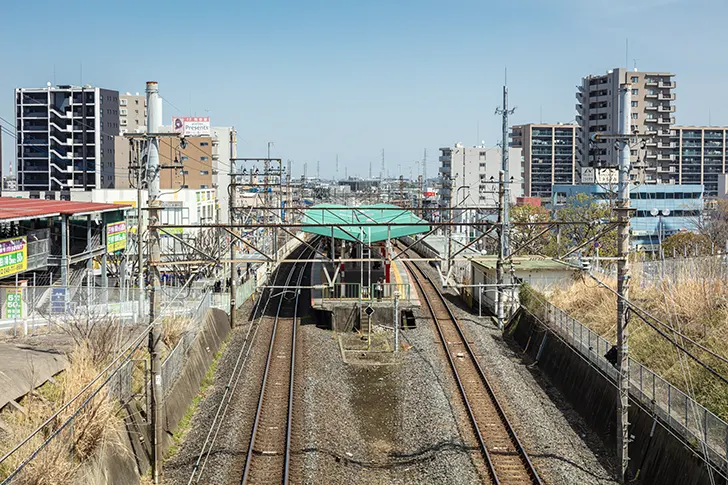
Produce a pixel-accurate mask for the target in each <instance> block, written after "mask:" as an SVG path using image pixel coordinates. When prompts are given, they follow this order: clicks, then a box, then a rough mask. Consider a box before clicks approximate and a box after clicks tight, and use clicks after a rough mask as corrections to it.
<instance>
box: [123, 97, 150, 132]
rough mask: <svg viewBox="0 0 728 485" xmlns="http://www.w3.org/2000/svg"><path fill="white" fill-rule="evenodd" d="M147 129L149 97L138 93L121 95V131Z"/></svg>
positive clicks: (141, 130) (142, 130)
mask: <svg viewBox="0 0 728 485" xmlns="http://www.w3.org/2000/svg"><path fill="white" fill-rule="evenodd" d="M144 131H147V97H146V96H145V95H140V94H139V93H137V94H131V93H126V94H121V95H119V133H121V134H124V133H140V132H144Z"/></svg>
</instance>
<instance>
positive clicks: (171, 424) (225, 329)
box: [76, 302, 242, 485]
mask: <svg viewBox="0 0 728 485" xmlns="http://www.w3.org/2000/svg"><path fill="white" fill-rule="evenodd" d="M241 303H242V302H241ZM229 333H230V321H229V317H228V315H227V313H225V312H224V311H222V310H219V309H216V308H212V309H210V310H209V311H208V312H207V315H206V319H205V323H204V325H203V326H202V328H201V329H200V332H199V333H198V334H197V336H196V337H195V339H194V341H193V342H192V344H191V346H190V349H189V351H188V353H187V358H186V359H185V364H184V367H183V369H182V371H181V372H180V374H179V377H178V378H177V380H176V381H175V382H174V383H172V389H171V391H170V392H169V394H168V396H167V398H166V399H165V402H164V411H165V422H164V435H163V436H164V441H163V443H162V454H164V453H166V451H167V450H168V449H169V446H170V445H171V444H172V440H171V437H172V433H174V432H175V431H176V430H177V426H178V424H179V422H180V420H181V419H182V417H183V416H184V415H185V413H186V412H187V408H188V407H189V406H190V404H191V403H192V399H193V398H194V397H195V396H196V395H197V393H198V392H199V390H200V384H201V383H202V379H203V378H204V377H205V374H206V373H207V370H208V369H209V367H210V364H211V363H212V360H213V358H214V356H215V354H216V353H217V351H218V350H219V349H220V346H221V345H222V343H223V342H224V341H225V339H226V338H227V336H228V334H229ZM143 408H144V404H143V403H138V402H136V401H134V400H132V401H131V402H130V403H128V404H127V405H126V406H125V412H124V415H123V419H124V423H125V428H126V429H125V430H121V431H118V433H119V436H118V437H117V438H118V440H117V441H118V442H119V443H121V446H118V445H117V446H115V447H113V448H109V449H107V450H101V451H100V452H99V453H97V454H96V456H94V457H93V458H92V459H91V460H89V461H88V462H87V463H86V464H85V465H84V466H83V468H82V470H81V471H80V472H79V474H78V478H77V479H76V483H78V484H79V485H81V484H88V483H93V484H94V485H107V484H108V485H113V484H119V483H123V484H125V485H126V484H130V485H131V484H137V483H139V474H140V473H141V474H144V473H147V471H148V470H149V465H150V463H149V459H150V450H149V442H150V436H149V429H148V426H147V425H146V424H145V423H144V422H143V420H142V417H141V416H142V413H143V412H144V410H143Z"/></svg>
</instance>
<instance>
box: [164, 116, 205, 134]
mask: <svg viewBox="0 0 728 485" xmlns="http://www.w3.org/2000/svg"><path fill="white" fill-rule="evenodd" d="M172 129H173V130H174V132H175V133H181V134H182V135H184V136H210V134H211V133H212V132H211V131H210V117H209V116H205V117H197V116H184V117H182V116H173V117H172Z"/></svg>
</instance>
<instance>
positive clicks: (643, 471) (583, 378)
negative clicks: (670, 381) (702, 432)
mask: <svg viewBox="0 0 728 485" xmlns="http://www.w3.org/2000/svg"><path fill="white" fill-rule="evenodd" d="M513 325H514V326H513V327H512V328H511V332H512V336H513V338H514V339H515V341H516V342H517V343H518V344H519V345H520V346H521V348H522V349H525V350H526V352H527V353H528V354H529V355H530V356H531V357H532V358H534V359H537V360H538V363H537V365H538V368H539V369H540V370H541V372H542V373H543V374H544V375H546V377H548V379H549V380H550V381H551V383H552V384H553V385H554V386H555V387H556V388H558V389H559V391H561V393H562V394H563V395H564V396H565V397H566V399H567V400H568V401H569V403H570V404H571V406H572V407H573V408H574V409H575V410H576V411H577V412H578V413H579V414H580V415H581V417H582V418H583V419H584V420H585V421H586V422H587V423H588V424H589V426H590V427H591V428H592V429H593V430H594V431H596V432H597V434H599V436H600V437H601V438H602V440H603V442H604V444H605V446H606V447H607V448H608V449H609V450H610V451H611V452H612V453H614V454H615V456H616V453H617V446H616V432H617V398H618V394H617V389H616V387H615V386H614V383H613V382H612V381H610V380H609V379H607V378H606V377H605V376H604V375H603V374H601V373H600V372H599V371H598V370H597V369H596V368H594V367H592V366H591V365H590V364H589V363H588V362H587V361H586V360H584V359H583V358H582V357H581V356H580V354H578V353H577V352H576V351H575V350H574V349H572V348H571V346H569V345H568V344H566V343H565V342H563V341H561V340H559V339H558V337H556V336H555V335H554V334H551V333H549V332H548V331H547V330H546V329H545V328H544V327H543V326H542V325H541V324H540V323H539V322H537V321H536V320H535V319H534V318H533V316H531V315H529V314H527V313H525V312H521V313H520V315H519V316H518V317H517V320H516V321H515V323H514V324H513ZM629 421H630V424H631V426H630V434H631V435H632V436H633V441H632V443H631V444H630V449H629V450H630V470H631V472H632V474H633V475H637V481H636V482H632V483H640V484H644V485H702V484H705V485H709V484H710V483H711V481H710V479H709V476H708V471H707V469H706V465H705V463H704V462H703V461H702V460H701V459H700V458H699V455H698V454H697V453H698V452H697V451H696V450H695V449H694V448H692V447H691V446H689V445H688V444H686V443H684V442H683V441H681V440H680V439H678V438H677V437H676V436H674V435H673V434H672V433H670V432H669V431H668V429H667V428H666V427H665V426H663V424H662V422H661V421H660V420H659V419H658V418H655V417H653V415H652V413H650V412H648V411H646V410H644V409H642V408H640V407H638V406H636V405H632V406H630V408H629ZM715 478H716V480H717V481H716V483H719V484H725V483H726V482H725V480H723V479H722V478H721V477H720V476H719V475H717V474H716V475H715Z"/></svg>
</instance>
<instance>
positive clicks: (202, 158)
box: [200, 157, 210, 162]
mask: <svg viewBox="0 0 728 485" xmlns="http://www.w3.org/2000/svg"><path fill="white" fill-rule="evenodd" d="M209 159H210V157H200V160H201V161H203V162H206V161H207V160H209Z"/></svg>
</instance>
